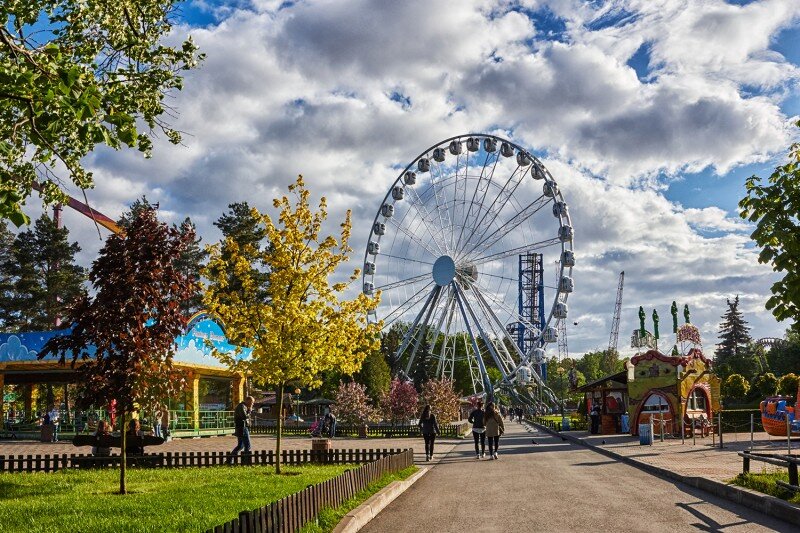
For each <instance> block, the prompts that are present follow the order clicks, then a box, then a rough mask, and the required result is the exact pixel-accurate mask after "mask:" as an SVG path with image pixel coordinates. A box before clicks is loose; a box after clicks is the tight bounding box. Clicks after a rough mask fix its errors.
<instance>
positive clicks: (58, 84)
mask: <svg viewBox="0 0 800 533" xmlns="http://www.w3.org/2000/svg"><path fill="white" fill-rule="evenodd" d="M176 3H177V2H176V1H175V0H136V1H135V2H134V1H132V0H120V1H118V2H85V1H80V0H22V1H19V0H12V1H10V2H4V3H3V7H2V8H0V21H1V22H2V25H0V95H2V98H0V139H2V140H1V141H0V184H2V185H0V217H2V218H9V219H10V220H11V221H12V222H13V223H15V224H16V225H17V226H19V225H21V224H22V223H24V222H26V221H27V217H26V216H25V215H24V214H23V212H22V207H21V206H22V205H23V204H24V202H25V199H26V198H27V197H28V196H29V195H30V194H31V189H32V187H33V185H34V183H37V182H41V183H42V193H43V195H44V198H45V200H46V201H48V202H63V201H64V200H65V196H64V194H63V193H62V191H61V183H62V179H63V178H66V177H68V178H69V179H70V180H71V181H72V182H73V183H74V184H75V185H76V186H78V187H79V188H81V189H88V188H91V187H92V185H93V178H92V173H91V172H88V171H87V170H86V169H85V168H84V166H83V162H82V159H83V157H84V156H86V155H87V154H88V153H90V152H91V151H92V150H93V149H94V147H95V146H96V145H97V144H105V145H107V146H109V147H111V148H114V149H120V148H121V147H122V146H128V147H131V148H136V149H137V150H139V151H141V152H143V153H144V155H145V157H149V155H150V152H151V149H152V144H153V143H152V141H151V135H152V134H154V133H156V132H162V133H163V134H164V135H165V136H166V137H167V139H169V141H170V142H172V143H174V144H178V143H180V141H181V134H180V132H178V131H177V130H175V129H173V128H171V127H170V126H169V125H168V124H167V123H166V122H165V121H164V118H163V117H164V115H165V113H167V114H172V113H174V112H175V110H174V109H172V108H170V106H168V105H167V104H165V102H164V99H165V98H166V97H167V95H169V94H170V93H172V92H173V91H176V90H180V89H181V88H182V85H183V79H182V76H181V71H183V70H188V69H191V68H194V67H195V66H196V65H197V64H198V62H199V61H200V60H201V59H202V55H201V54H198V53H197V47H196V46H195V45H194V44H193V43H192V41H191V39H188V40H186V41H184V42H183V43H182V44H181V45H180V46H178V47H171V46H167V45H166V44H165V43H164V42H163V40H164V39H165V38H166V37H167V36H168V35H169V34H171V33H172V30H173V26H172V23H171V15H172V13H173V11H174V9H175V4H176ZM140 128H143V129H140ZM62 171H63V172H64V175H62V176H59V173H60V172H62Z"/></svg>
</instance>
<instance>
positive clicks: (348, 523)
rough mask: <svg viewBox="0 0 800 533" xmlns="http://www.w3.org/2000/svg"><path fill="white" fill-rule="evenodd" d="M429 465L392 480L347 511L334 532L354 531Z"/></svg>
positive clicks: (396, 495)
mask: <svg viewBox="0 0 800 533" xmlns="http://www.w3.org/2000/svg"><path fill="white" fill-rule="evenodd" d="M428 470H430V467H423V468H420V469H419V471H418V472H416V473H414V474H413V475H412V476H410V477H408V478H406V479H404V480H402V481H392V482H391V483H389V484H388V485H386V486H385V487H383V488H382V489H381V490H380V491H378V492H377V493H376V494H373V495H372V496H370V497H369V499H367V501H365V502H364V503H362V504H361V505H359V506H358V507H356V508H355V509H353V510H352V511H350V512H349V513H347V514H346V515H345V516H344V518H342V519H341V521H340V522H339V523H338V524H337V525H336V527H335V528H334V529H333V532H334V533H355V532H356V531H359V530H360V529H361V528H362V527H364V526H365V525H367V523H368V522H369V521H370V520H372V519H373V518H375V517H376V516H377V515H378V513H380V512H381V511H382V510H383V508H384V507H386V506H387V505H389V504H390V503H392V502H393V501H394V500H395V498H397V497H398V496H400V495H401V494H403V493H404V492H405V491H406V489H408V488H409V487H410V486H411V485H413V484H414V483H415V482H416V481H417V480H418V479H419V478H421V477H422V476H424V475H425V473H426V472H428Z"/></svg>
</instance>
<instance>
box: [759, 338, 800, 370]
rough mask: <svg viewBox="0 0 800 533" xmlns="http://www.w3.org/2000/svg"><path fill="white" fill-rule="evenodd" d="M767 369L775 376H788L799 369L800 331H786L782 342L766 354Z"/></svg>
mask: <svg viewBox="0 0 800 533" xmlns="http://www.w3.org/2000/svg"><path fill="white" fill-rule="evenodd" d="M766 357H767V360H768V361H769V368H770V370H772V371H773V372H775V374H788V373H790V372H795V371H797V370H798V369H800V331H794V330H791V329H790V330H788V331H787V332H786V338H785V339H784V340H783V341H782V342H777V343H775V344H774V345H773V346H772V348H770V350H769V352H767V355H766Z"/></svg>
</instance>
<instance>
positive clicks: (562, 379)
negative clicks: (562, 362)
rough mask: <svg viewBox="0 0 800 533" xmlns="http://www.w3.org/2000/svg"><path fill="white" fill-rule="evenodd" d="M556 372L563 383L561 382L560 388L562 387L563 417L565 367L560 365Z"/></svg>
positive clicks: (562, 406) (562, 408) (562, 405)
mask: <svg viewBox="0 0 800 533" xmlns="http://www.w3.org/2000/svg"><path fill="white" fill-rule="evenodd" d="M556 372H557V373H558V376H559V378H560V381H561V384H560V388H561V417H562V418H563V417H564V367H563V366H560V367H558V368H556Z"/></svg>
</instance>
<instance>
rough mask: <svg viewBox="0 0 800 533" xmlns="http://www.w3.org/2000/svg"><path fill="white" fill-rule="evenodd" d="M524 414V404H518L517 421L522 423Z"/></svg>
mask: <svg viewBox="0 0 800 533" xmlns="http://www.w3.org/2000/svg"><path fill="white" fill-rule="evenodd" d="M523 414H524V411H523V410H522V406H521V405H520V406H517V422H519V423H520V424H521V423H522V415H523Z"/></svg>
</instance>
